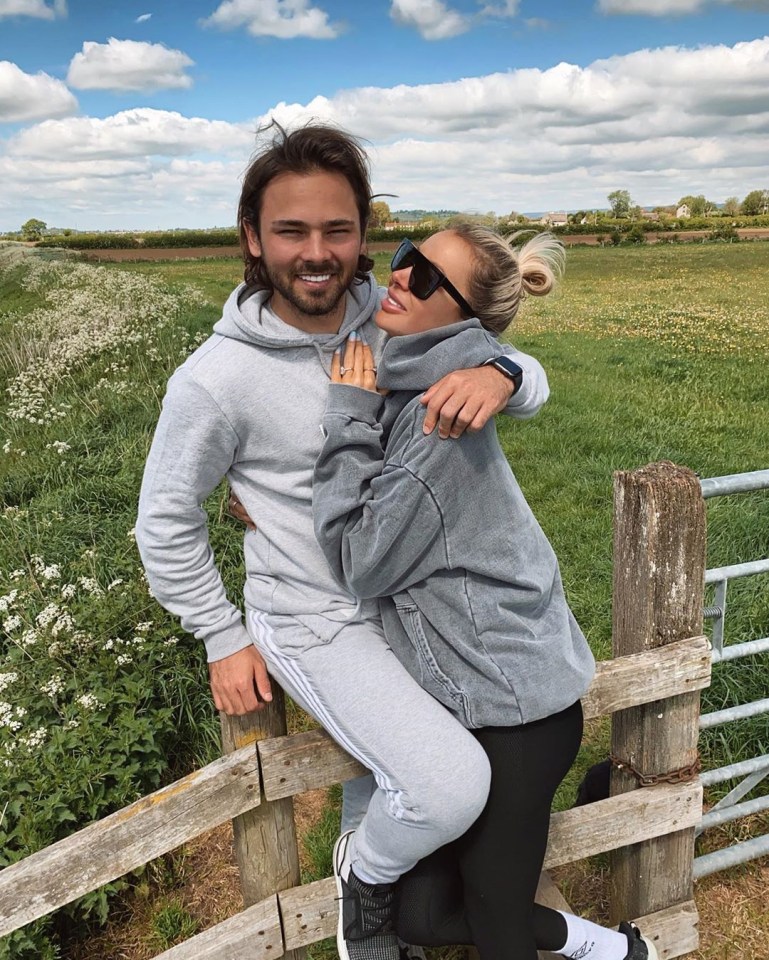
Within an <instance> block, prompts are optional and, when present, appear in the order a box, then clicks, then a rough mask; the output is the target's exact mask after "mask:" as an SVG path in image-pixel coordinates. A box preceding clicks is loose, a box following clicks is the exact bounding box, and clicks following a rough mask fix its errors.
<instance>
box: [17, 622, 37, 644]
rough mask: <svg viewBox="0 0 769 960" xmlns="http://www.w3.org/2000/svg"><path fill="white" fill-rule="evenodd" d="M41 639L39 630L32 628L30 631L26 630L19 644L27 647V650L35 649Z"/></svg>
mask: <svg viewBox="0 0 769 960" xmlns="http://www.w3.org/2000/svg"><path fill="white" fill-rule="evenodd" d="M39 639H40V636H39V634H38V632H37V630H34V629H32V628H31V627H30V629H29V630H25V631H24V633H22V635H21V639H20V640H19V643H20V644H21V645H22V647H25V648H26V647H34V645H35V644H36V643H37V641H38V640H39Z"/></svg>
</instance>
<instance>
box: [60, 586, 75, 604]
mask: <svg viewBox="0 0 769 960" xmlns="http://www.w3.org/2000/svg"><path fill="white" fill-rule="evenodd" d="M76 593H77V587H76V586H75V584H74V583H65V584H64V586H63V587H62V588H61V596H62V599H63V600H71V599H72V598H73V597H74V596H75V594H76Z"/></svg>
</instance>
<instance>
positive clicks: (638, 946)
mask: <svg viewBox="0 0 769 960" xmlns="http://www.w3.org/2000/svg"><path fill="white" fill-rule="evenodd" d="M619 932H620V933H624V934H625V936H626V937H627V944H628V951H627V956H626V957H625V960H659V958H658V957H657V949H656V947H655V946H654V944H653V943H652V942H651V940H647V939H646V937H642V936H641V931H640V930H639V929H638V927H637V926H636V925H635V924H634V923H626V922H625V921H623V922H622V923H621V924H620V925H619Z"/></svg>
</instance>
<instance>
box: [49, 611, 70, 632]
mask: <svg viewBox="0 0 769 960" xmlns="http://www.w3.org/2000/svg"><path fill="white" fill-rule="evenodd" d="M74 626H75V622H74V620H73V619H72V617H71V616H70V615H69V614H68V613H67V612H66V611H65V612H64V613H62V614H61V615H60V616H58V617H57V618H56V620H55V622H54V624H53V626H52V627H51V634H52V635H53V636H54V637H58V636H59V634H60V633H63V632H64V631H65V630H72V629H73V628H74Z"/></svg>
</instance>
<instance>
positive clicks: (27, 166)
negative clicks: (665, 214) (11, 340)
mask: <svg viewBox="0 0 769 960" xmlns="http://www.w3.org/2000/svg"><path fill="white" fill-rule="evenodd" d="M270 117H275V118H276V119H278V120H279V121H280V122H281V123H282V124H284V125H288V126H294V125H297V124H299V123H303V122H305V121H307V120H309V119H312V118H316V119H320V120H323V121H330V122H333V123H335V124H338V125H341V126H343V127H344V128H345V129H347V130H349V131H350V132H352V133H354V134H356V135H357V136H359V137H361V138H363V139H364V140H365V141H366V147H367V149H368V153H369V156H370V158H371V165H372V182H373V187H374V191H375V192H376V193H383V194H395V195H396V196H395V197H391V198H387V201H388V202H389V204H390V206H391V208H392V209H393V210H398V209H403V210H407V209H414V208H420V209H455V210H463V211H467V212H480V213H485V212H489V211H492V212H494V213H496V214H498V215H499V214H507V213H510V212H511V211H513V210H515V211H519V212H533V211H547V210H552V211H559V210H578V209H593V208H605V207H607V206H608V202H607V199H606V198H607V194H608V193H610V192H611V191H613V190H618V189H622V190H629V192H630V194H631V196H632V198H633V200H634V202H636V203H638V204H641V205H643V206H655V205H661V204H672V203H676V202H677V201H678V200H679V199H680V198H681V197H682V196H685V195H687V194H695V195H696V194H704V195H705V196H706V197H707V198H708V199H710V200H713V201H715V202H719V203H720V202H723V201H724V200H725V199H726V198H727V197H730V196H737V197H739V198H740V199H742V198H743V197H744V196H745V194H746V193H748V192H749V191H750V190H753V189H769V0H536V2H535V0H184V2H181V0H164V2H161V0H112V2H110V0H0V231H3V230H17V229H18V228H19V227H20V226H21V224H22V223H23V222H24V221H26V220H27V219H29V218H30V217H36V218H39V219H42V220H44V221H45V222H46V223H48V224H49V225H53V226H57V227H70V228H73V229H77V230H91V229H95V230H117V229H129V230H138V229H166V228H174V227H192V228H206V227H214V226H230V225H233V224H234V223H235V217H236V210H237V200H238V194H239V191H240V183H241V178H242V175H243V171H244V169H245V168H246V166H247V164H248V161H249V157H250V156H251V155H252V154H253V152H254V150H255V149H257V148H258V145H259V142H260V139H259V134H258V131H259V129H260V127H263V126H264V125H265V123H266V122H267V121H268V120H269V119H270ZM262 142H263V141H262Z"/></svg>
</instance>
